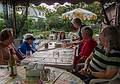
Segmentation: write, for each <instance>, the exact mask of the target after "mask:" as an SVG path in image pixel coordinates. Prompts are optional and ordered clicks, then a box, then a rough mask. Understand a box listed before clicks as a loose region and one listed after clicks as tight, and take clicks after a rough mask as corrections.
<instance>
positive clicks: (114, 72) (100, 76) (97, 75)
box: [91, 69, 118, 79]
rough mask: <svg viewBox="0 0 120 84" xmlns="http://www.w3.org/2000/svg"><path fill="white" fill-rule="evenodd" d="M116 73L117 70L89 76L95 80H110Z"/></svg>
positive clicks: (93, 73) (94, 73)
mask: <svg viewBox="0 0 120 84" xmlns="http://www.w3.org/2000/svg"><path fill="white" fill-rule="evenodd" d="M117 73H118V69H110V70H106V71H101V72H91V74H92V75H93V76H95V77H97V78H107V79H109V78H112V77H114V76H115V75H116V74H117Z"/></svg>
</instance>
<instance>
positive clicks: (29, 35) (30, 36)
mask: <svg viewBox="0 0 120 84" xmlns="http://www.w3.org/2000/svg"><path fill="white" fill-rule="evenodd" d="M34 40H35V38H34V36H33V35H31V34H27V35H26V36H25V41H26V42H27V43H29V44H30V45H31V44H32V43H33V41H34Z"/></svg>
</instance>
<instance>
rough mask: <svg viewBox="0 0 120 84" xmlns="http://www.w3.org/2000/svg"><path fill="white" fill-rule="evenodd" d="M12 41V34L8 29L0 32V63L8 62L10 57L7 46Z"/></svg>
mask: <svg viewBox="0 0 120 84" xmlns="http://www.w3.org/2000/svg"><path fill="white" fill-rule="evenodd" d="M12 43H13V35H12V32H11V30H10V29H3V30H2V31H1V32H0V65H2V64H8V60H9V57H10V52H9V46H10V45H11V44H12Z"/></svg>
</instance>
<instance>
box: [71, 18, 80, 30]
mask: <svg viewBox="0 0 120 84" xmlns="http://www.w3.org/2000/svg"><path fill="white" fill-rule="evenodd" d="M71 22H72V24H73V26H74V27H75V28H77V29H78V28H80V26H81V24H82V21H81V19H79V18H74V19H72V21H71Z"/></svg>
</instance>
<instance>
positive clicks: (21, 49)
mask: <svg viewBox="0 0 120 84" xmlns="http://www.w3.org/2000/svg"><path fill="white" fill-rule="evenodd" d="M30 51H32V53H34V52H35V51H36V49H35V47H34V46H33V45H32V46H30V45H29V44H28V43H27V42H25V41H24V42H23V43H22V44H21V45H20V47H19V48H18V52H20V53H21V54H22V55H24V56H25V55H26V54H27V52H29V53H30Z"/></svg>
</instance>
